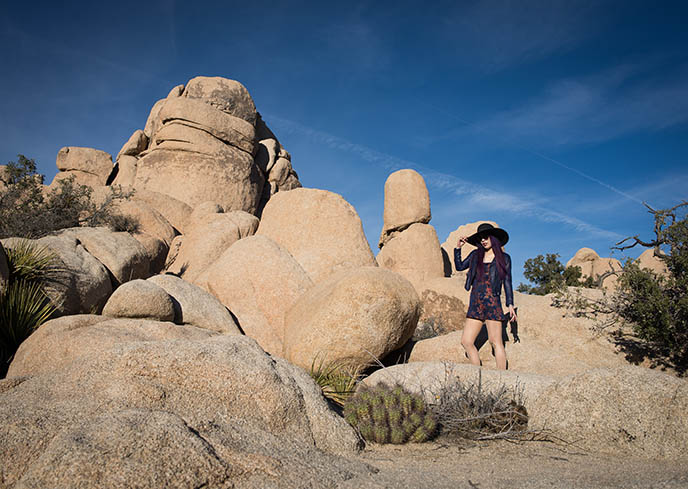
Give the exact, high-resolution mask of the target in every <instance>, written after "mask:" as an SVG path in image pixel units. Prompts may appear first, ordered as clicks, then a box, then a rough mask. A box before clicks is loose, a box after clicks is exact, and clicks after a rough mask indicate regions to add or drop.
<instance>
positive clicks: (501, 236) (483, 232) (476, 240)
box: [466, 222, 509, 246]
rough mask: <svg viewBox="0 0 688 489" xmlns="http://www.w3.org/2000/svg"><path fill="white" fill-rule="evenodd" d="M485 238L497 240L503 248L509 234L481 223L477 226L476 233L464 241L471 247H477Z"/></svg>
mask: <svg viewBox="0 0 688 489" xmlns="http://www.w3.org/2000/svg"><path fill="white" fill-rule="evenodd" d="M485 236H494V237H495V238H497V239H498V240H499V242H500V244H501V245H502V246H504V245H505V244H506V243H507V242H508V241H509V233H507V232H506V231H504V230H503V229H500V228H496V227H494V226H493V225H492V224H489V223H487V222H484V223H482V224H481V225H480V226H478V232H476V233H475V234H471V235H470V236H469V237H468V238H466V241H467V242H468V243H470V244H472V245H473V246H479V245H480V240H481V239H483V237H485Z"/></svg>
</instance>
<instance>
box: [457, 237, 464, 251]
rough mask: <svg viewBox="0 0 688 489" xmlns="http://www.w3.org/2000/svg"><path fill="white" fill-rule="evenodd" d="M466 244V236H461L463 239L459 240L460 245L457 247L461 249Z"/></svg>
mask: <svg viewBox="0 0 688 489" xmlns="http://www.w3.org/2000/svg"><path fill="white" fill-rule="evenodd" d="M465 243H466V237H465V236H461V237H460V238H459V241H458V243H456V247H457V248H461V247H462V246H463V245H464V244H465Z"/></svg>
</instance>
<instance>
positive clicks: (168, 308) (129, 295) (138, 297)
mask: <svg viewBox="0 0 688 489" xmlns="http://www.w3.org/2000/svg"><path fill="white" fill-rule="evenodd" d="M174 309H175V308H174V303H173V302H172V298H171V297H170V296H169V294H168V293H167V292H165V290H164V289H163V288H162V287H160V286H159V285H156V284H154V283H153V282H148V281H146V280H132V281H130V282H127V283H125V284H122V285H120V286H119V287H118V288H117V290H115V292H113V294H112V295H111V296H110V298H109V299H108V301H107V303H106V304H105V307H104V308H103V316H110V317H116V318H149V319H157V320H158V321H174V316H175V310H174Z"/></svg>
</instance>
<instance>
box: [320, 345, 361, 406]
mask: <svg viewBox="0 0 688 489" xmlns="http://www.w3.org/2000/svg"><path fill="white" fill-rule="evenodd" d="M309 373H310V375H311V377H312V378H313V380H315V382H316V383H317V384H318V385H319V386H320V388H321V389H322V393H323V395H324V396H325V397H326V398H327V399H329V400H330V401H332V402H334V403H335V404H337V405H339V406H344V404H345V403H346V401H347V400H349V398H350V397H351V396H352V395H353V394H354V392H355V391H356V385H357V384H358V380H359V378H360V376H361V368H360V367H352V366H351V365H348V364H345V363H339V362H329V363H326V362H325V360H324V359H323V358H319V357H316V358H315V359H313V362H312V363H311V369H310V372H309Z"/></svg>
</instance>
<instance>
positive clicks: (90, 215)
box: [0, 155, 138, 238]
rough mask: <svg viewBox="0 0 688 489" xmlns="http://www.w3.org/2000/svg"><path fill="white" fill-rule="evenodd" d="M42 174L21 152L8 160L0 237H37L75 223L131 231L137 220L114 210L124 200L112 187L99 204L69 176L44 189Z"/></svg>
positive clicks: (1, 181)
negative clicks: (117, 203) (13, 158)
mask: <svg viewBox="0 0 688 489" xmlns="http://www.w3.org/2000/svg"><path fill="white" fill-rule="evenodd" d="M42 184H43V176H42V175H39V174H37V173H36V163H35V161H34V160H32V159H28V158H26V157H25V156H24V155H18V160H17V162H16V163H15V162H9V163H8V164H7V167H6V168H5V172H4V173H3V174H1V175H0V238H9V237H24V238H40V237H42V236H45V235H47V234H50V233H52V232H54V231H57V230H60V229H64V228H70V227H77V226H108V227H110V228H111V229H113V230H115V231H128V232H135V231H137V230H138V222H137V221H136V220H135V219H132V218H131V217H128V216H123V215H121V214H119V213H117V212H116V211H115V209H114V205H113V204H114V203H116V202H117V201H118V200H122V199H127V198H129V197H130V194H126V193H124V192H122V191H121V189H119V188H118V187H117V188H114V187H113V188H112V189H111V190H110V195H108V196H107V197H106V198H105V199H104V201H103V202H102V203H99V204H96V203H94V202H93V200H92V198H91V192H92V190H91V188H90V187H88V186H86V185H79V184H77V183H76V182H75V181H74V179H73V178H67V179H63V180H60V181H59V182H58V184H57V186H56V187H55V188H53V189H51V190H50V191H47V192H44V188H43V185H42Z"/></svg>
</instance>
